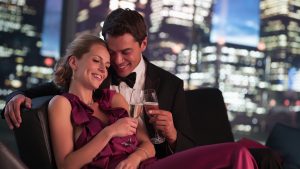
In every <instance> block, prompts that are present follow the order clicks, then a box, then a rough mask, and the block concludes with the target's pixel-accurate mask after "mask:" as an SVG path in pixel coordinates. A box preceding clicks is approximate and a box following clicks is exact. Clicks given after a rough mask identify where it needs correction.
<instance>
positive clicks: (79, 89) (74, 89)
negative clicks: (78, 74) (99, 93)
mask: <svg viewBox="0 0 300 169" xmlns="http://www.w3.org/2000/svg"><path fill="white" fill-rule="evenodd" d="M69 93H72V94H74V95H76V96H78V97H79V99H80V100H81V101H82V102H84V103H85V104H87V105H89V106H90V105H92V104H93V103H94V101H93V90H91V89H87V88H84V87H83V86H82V85H77V84H71V85H70V88H69Z"/></svg>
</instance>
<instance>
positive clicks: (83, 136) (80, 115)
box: [63, 89, 138, 169]
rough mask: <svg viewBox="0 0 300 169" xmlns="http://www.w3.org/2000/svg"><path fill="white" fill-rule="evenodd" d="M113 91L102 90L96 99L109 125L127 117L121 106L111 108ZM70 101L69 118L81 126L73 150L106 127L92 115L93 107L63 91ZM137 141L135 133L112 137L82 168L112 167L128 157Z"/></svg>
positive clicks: (135, 146) (106, 168)
mask: <svg viewBox="0 0 300 169" xmlns="http://www.w3.org/2000/svg"><path fill="white" fill-rule="evenodd" d="M115 93H116V92H115V91H112V90H109V89H105V90H102V93H101V97H100V98H99V99H98V100H96V102H97V103H98V104H99V108H100V109H101V110H102V111H103V112H104V113H105V114H106V115H107V117H108V124H107V125H111V124H113V123H114V122H116V121H117V120H118V119H120V118H124V117H128V112H127V111H126V110H125V109H123V108H112V107H111V104H110V103H111V99H112V97H113V95H114V94H115ZM63 96H65V97H66V98H67V99H68V100H69V101H70V103H71V106H72V112H71V120H72V122H73V123H74V125H76V126H78V127H80V128H82V131H81V133H80V135H79V137H78V139H77V140H76V141H75V150H77V149H79V148H81V147H82V146H84V145H85V144H87V143H88V142H89V141H90V140H91V139H92V138H93V137H94V136H96V135H97V134H98V133H99V132H101V131H102V130H103V129H104V127H106V126H105V125H104V124H103V123H102V122H101V120H100V119H98V118H96V117H94V116H93V109H91V108H90V107H89V106H88V105H86V104H85V103H84V102H82V101H81V100H80V99H79V97H78V96H76V95H74V94H71V93H64V94H63ZM137 145H138V141H137V138H136V136H135V135H131V136H127V137H115V138H112V139H111V140H110V141H109V143H108V144H107V145H106V146H105V147H104V148H103V150H102V151H101V152H100V153H99V154H98V155H97V156H96V157H95V158H94V159H93V162H91V163H89V164H88V165H86V166H85V167H83V168H104V169H108V168H113V167H114V166H116V165H117V164H118V163H119V162H120V161H122V160H123V159H125V158H126V157H128V155H129V154H131V153H132V152H133V151H135V149H136V148H137Z"/></svg>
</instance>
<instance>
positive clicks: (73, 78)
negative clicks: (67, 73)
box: [72, 70, 75, 80]
mask: <svg viewBox="0 0 300 169" xmlns="http://www.w3.org/2000/svg"><path fill="white" fill-rule="evenodd" d="M74 74H75V71H74V70H73V71H72V80H75V75H74Z"/></svg>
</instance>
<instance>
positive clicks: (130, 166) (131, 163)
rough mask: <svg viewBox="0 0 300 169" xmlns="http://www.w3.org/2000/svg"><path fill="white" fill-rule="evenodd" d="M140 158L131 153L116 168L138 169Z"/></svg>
mask: <svg viewBox="0 0 300 169" xmlns="http://www.w3.org/2000/svg"><path fill="white" fill-rule="evenodd" d="M140 162H141V160H140V158H139V157H138V156H135V155H133V154H131V155H130V156H129V157H128V158H126V159H125V160H123V161H121V162H120V163H119V164H118V165H117V167H116V169H137V168H138V167H139V165H140Z"/></svg>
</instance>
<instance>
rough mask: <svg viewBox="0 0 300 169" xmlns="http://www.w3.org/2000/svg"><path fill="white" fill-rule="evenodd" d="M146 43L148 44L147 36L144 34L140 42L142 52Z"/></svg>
mask: <svg viewBox="0 0 300 169" xmlns="http://www.w3.org/2000/svg"><path fill="white" fill-rule="evenodd" d="M147 44H148V36H146V37H145V39H144V40H143V41H142V43H141V50H142V52H144V50H145V49H146V48H147Z"/></svg>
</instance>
